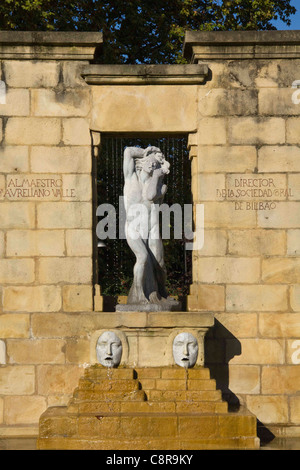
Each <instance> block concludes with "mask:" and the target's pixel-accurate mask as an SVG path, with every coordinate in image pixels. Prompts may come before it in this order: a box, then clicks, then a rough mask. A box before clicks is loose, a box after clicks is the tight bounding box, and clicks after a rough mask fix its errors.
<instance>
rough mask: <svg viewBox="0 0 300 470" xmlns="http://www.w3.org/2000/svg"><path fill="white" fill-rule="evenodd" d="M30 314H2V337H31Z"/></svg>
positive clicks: (0, 318) (0, 323) (0, 330)
mask: <svg viewBox="0 0 300 470" xmlns="http://www.w3.org/2000/svg"><path fill="white" fill-rule="evenodd" d="M29 336H30V316H29V314H22V313H17V314H15V313H7V314H2V315H1V316H0V337H1V338H29Z"/></svg>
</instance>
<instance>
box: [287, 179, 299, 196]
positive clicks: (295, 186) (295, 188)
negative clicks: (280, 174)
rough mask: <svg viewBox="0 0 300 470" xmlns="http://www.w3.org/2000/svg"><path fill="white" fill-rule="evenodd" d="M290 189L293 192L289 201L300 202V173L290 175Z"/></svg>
mask: <svg viewBox="0 0 300 470" xmlns="http://www.w3.org/2000/svg"><path fill="white" fill-rule="evenodd" d="M288 188H290V191H291V194H290V195H289V200H290V201H300V173H293V174H291V175H288Z"/></svg>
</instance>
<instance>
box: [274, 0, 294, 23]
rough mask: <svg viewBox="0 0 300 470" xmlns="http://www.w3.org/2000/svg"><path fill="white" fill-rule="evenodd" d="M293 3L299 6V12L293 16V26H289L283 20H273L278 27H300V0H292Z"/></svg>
mask: <svg viewBox="0 0 300 470" xmlns="http://www.w3.org/2000/svg"><path fill="white" fill-rule="evenodd" d="M291 5H293V6H294V7H295V8H297V12H296V13H295V15H292V16H291V21H292V23H291V26H287V25H286V24H285V23H283V22H282V21H273V24H274V26H276V28H277V29H282V30H286V29H300V0H292V1H291Z"/></svg>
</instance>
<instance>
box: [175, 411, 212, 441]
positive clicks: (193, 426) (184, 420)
mask: <svg viewBox="0 0 300 470" xmlns="http://www.w3.org/2000/svg"><path fill="white" fill-rule="evenodd" d="M218 431H219V426H218V416H217V415H214V416H213V415H212V416H210V415H208V416H207V415H202V416H201V415H200V416H199V415H198V416H191V415H189V416H179V417H178V432H179V436H180V437H181V438H189V439H193V438H195V436H197V438H198V439H199V438H203V437H206V438H212V437H217V436H218Z"/></svg>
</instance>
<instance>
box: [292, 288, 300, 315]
mask: <svg viewBox="0 0 300 470" xmlns="http://www.w3.org/2000/svg"><path fill="white" fill-rule="evenodd" d="M290 303H291V307H292V309H293V310H294V312H300V286H299V285H298V284H296V285H294V286H291V287H290Z"/></svg>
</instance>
